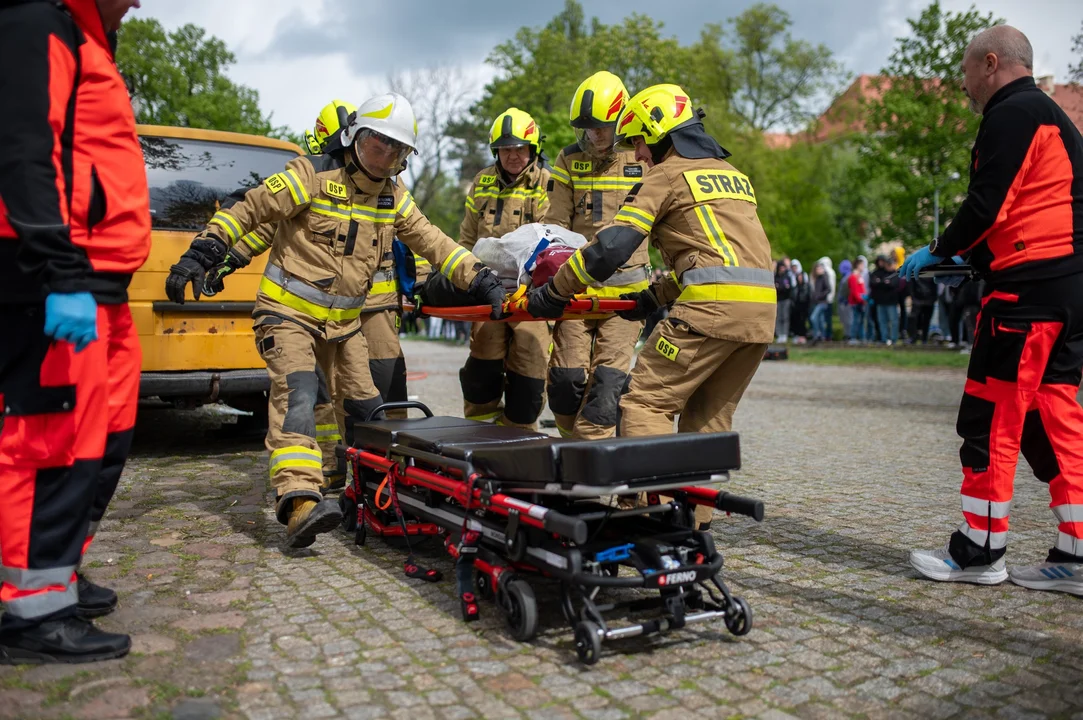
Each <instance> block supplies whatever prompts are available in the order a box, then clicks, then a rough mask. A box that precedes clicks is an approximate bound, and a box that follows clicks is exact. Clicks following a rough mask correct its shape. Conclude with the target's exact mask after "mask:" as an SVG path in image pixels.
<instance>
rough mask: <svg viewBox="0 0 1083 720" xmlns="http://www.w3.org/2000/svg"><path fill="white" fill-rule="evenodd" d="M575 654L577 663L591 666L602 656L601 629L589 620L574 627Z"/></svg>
mask: <svg viewBox="0 0 1083 720" xmlns="http://www.w3.org/2000/svg"><path fill="white" fill-rule="evenodd" d="M575 654H576V655H578V656H579V662H581V663H583V664H584V665H593V664H594V663H596V662H598V658H600V657H601V656H602V629H601V628H600V627H598V625H597V624H595V623H592V622H591V621H590V620H584V621H582V622H581V623H579V624H578V625H576V626H575Z"/></svg>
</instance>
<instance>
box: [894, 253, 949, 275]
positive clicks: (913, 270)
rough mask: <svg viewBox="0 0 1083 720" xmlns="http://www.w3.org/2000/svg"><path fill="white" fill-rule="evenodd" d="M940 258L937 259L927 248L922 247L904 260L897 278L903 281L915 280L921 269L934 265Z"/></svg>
mask: <svg viewBox="0 0 1083 720" xmlns="http://www.w3.org/2000/svg"><path fill="white" fill-rule="evenodd" d="M941 259H942V258H938V257H937V256H935V255H933V254H932V252H930V251H929V248H927V247H923V248H922V249H920V250H918V251H917V252H916V253H914V254H913V255H911V256H910V257H908V258H906V260H905V261H904V262H903V264H902V267H900V268H899V277H902V278H903V279H905V280H917V279H918V273H919V272H921V269H922V268H927V267H929V266H930V265H936V264H938V263H939V262H940V261H941Z"/></svg>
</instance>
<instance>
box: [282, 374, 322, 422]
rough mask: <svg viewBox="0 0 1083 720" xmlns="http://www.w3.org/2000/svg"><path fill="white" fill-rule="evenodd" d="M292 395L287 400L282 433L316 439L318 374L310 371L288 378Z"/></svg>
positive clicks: (291, 375)
mask: <svg viewBox="0 0 1083 720" xmlns="http://www.w3.org/2000/svg"><path fill="white" fill-rule="evenodd" d="M286 387H287V388H289V391H290V394H289V397H288V398H286V416H285V417H284V418H283V420H282V432H288V433H297V434H298V435H304V436H305V437H310V438H315V437H316V413H315V410H314V409H315V407H316V398H317V397H318V396H319V390H320V381H319V378H318V377H317V376H316V372H315V371H312V370H309V371H304V372H293V373H290V374H289V375H287V376H286Z"/></svg>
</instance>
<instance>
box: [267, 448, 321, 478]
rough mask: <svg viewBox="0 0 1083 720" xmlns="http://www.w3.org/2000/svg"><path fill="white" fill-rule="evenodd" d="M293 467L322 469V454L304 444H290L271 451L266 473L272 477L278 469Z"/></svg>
mask: <svg viewBox="0 0 1083 720" xmlns="http://www.w3.org/2000/svg"><path fill="white" fill-rule="evenodd" d="M293 467H305V468H314V469H316V470H322V469H323V454H322V453H320V451H319V450H312V449H311V448H307V447H305V446H304V445H290V446H287V447H282V448H278V449H277V450H275V451H273V452H272V453H271V459H270V464H269V466H268V474H269V475H271V477H274V474H275V473H277V472H278V471H279V470H284V469H285V468H293Z"/></svg>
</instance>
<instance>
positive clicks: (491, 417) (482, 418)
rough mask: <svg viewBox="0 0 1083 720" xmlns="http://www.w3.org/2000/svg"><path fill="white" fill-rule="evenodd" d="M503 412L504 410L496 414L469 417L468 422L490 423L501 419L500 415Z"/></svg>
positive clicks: (467, 417)
mask: <svg viewBox="0 0 1083 720" xmlns="http://www.w3.org/2000/svg"><path fill="white" fill-rule="evenodd" d="M502 412H503V411H502V410H497V411H496V412H491V413H484V414H482V415H467V416H466V419H467V420H475V421H477V422H488V421H490V420H495V419H497V418H498V417H500V414H501V413H502Z"/></svg>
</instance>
